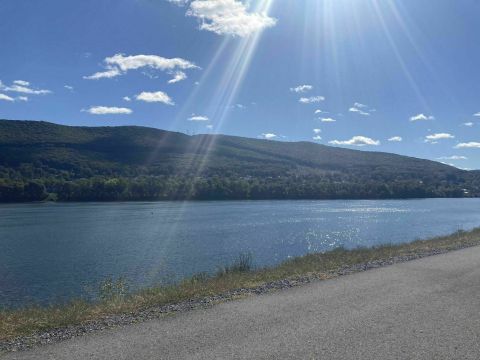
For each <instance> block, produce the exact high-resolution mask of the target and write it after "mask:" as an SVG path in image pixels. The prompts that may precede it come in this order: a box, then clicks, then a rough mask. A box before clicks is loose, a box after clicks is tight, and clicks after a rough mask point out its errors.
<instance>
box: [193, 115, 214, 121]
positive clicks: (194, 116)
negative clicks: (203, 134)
mask: <svg viewBox="0 0 480 360" xmlns="http://www.w3.org/2000/svg"><path fill="white" fill-rule="evenodd" d="M188 120H189V121H208V120H210V119H209V118H208V116H201V115H192V116H190V117H189V118H188Z"/></svg>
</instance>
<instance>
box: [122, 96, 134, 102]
mask: <svg viewBox="0 0 480 360" xmlns="http://www.w3.org/2000/svg"><path fill="white" fill-rule="evenodd" d="M123 100H124V101H132V99H131V98H130V96H124V97H123Z"/></svg>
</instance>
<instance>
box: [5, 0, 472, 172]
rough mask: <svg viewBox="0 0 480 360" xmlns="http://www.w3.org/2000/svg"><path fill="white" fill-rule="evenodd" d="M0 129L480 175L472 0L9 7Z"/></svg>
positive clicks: (200, 0) (56, 0) (105, 0)
mask: <svg viewBox="0 0 480 360" xmlns="http://www.w3.org/2000/svg"><path fill="white" fill-rule="evenodd" d="M0 16H1V22H0V39H1V40H0V51H1V53H0V55H1V56H0V118H4V119H12V120H44V121H51V122H55V123H59V124H66V125H79V126H118V125H139V126H148V127H156V128H161V129H166V130H173V131H180V132H184V133H187V134H200V133H222V134H229V135H238V136H246V137H254V138H264V139H268V140H272V141H274V140H277V141H311V142H317V143H319V144H324V145H331V146H341V147H347V148H353V149H358V150H368V151H384V152H393V153H398V154H403V155H408V156H415V157H420V158H427V159H431V160H436V161H442V162H445V163H448V164H452V165H454V166H456V167H458V168H462V169H480V91H479V90H480V66H479V65H478V64H480V46H478V34H480V21H478V19H479V18H480V2H479V1H478V0H423V1H418V0H401V1H400V0H251V1H241V0H82V1H75V0H71V1H64V0H42V1H38V0H22V1H18V0H2V1H1V2H0Z"/></svg>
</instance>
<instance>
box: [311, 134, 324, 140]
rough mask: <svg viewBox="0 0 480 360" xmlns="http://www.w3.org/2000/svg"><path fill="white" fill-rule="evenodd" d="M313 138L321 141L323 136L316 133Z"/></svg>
mask: <svg viewBox="0 0 480 360" xmlns="http://www.w3.org/2000/svg"><path fill="white" fill-rule="evenodd" d="M312 139H313V140H315V141H320V140H322V137H321V136H320V135H316V136H314V137H313V138H312Z"/></svg>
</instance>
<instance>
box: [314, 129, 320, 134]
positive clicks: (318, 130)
mask: <svg viewBox="0 0 480 360" xmlns="http://www.w3.org/2000/svg"><path fill="white" fill-rule="evenodd" d="M313 132H314V133H315V134H320V133H321V132H322V130H321V129H313Z"/></svg>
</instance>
